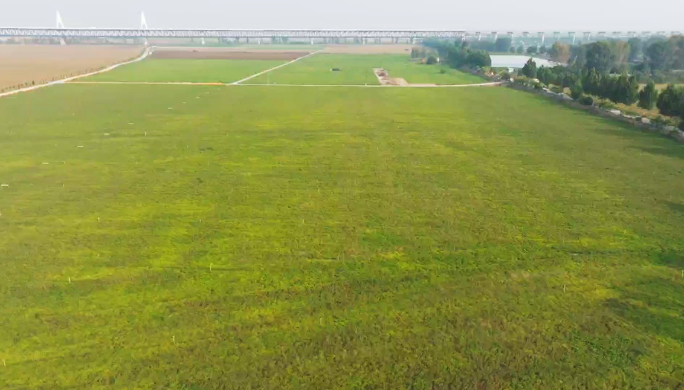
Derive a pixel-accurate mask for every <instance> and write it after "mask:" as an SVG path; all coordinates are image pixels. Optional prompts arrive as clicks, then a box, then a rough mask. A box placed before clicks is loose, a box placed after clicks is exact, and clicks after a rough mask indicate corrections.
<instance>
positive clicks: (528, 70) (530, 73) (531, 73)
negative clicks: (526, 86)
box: [522, 58, 537, 79]
mask: <svg viewBox="0 0 684 390" xmlns="http://www.w3.org/2000/svg"><path fill="white" fill-rule="evenodd" d="M522 73H523V74H524V75H525V76H527V77H529V78H531V79H533V78H536V77H537V63H536V62H534V60H533V59H532V58H530V59H529V60H527V63H525V66H523V68H522Z"/></svg>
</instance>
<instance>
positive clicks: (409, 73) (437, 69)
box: [385, 59, 486, 85]
mask: <svg viewBox="0 0 684 390" xmlns="http://www.w3.org/2000/svg"><path fill="white" fill-rule="evenodd" d="M385 69H386V70H387V71H388V72H389V74H390V75H391V76H392V77H401V78H403V79H405V80H406V81H408V82H409V83H410V84H439V85H459V84H478V83H484V82H486V81H485V80H484V79H482V78H481V77H478V76H474V75H472V74H468V73H464V72H461V71H458V70H456V69H452V68H449V67H448V66H446V65H442V66H439V65H424V64H420V63H417V62H410V61H408V60H406V59H402V60H400V61H394V62H392V63H391V64H388V65H387V66H386V67H385ZM442 72H444V73H442Z"/></svg>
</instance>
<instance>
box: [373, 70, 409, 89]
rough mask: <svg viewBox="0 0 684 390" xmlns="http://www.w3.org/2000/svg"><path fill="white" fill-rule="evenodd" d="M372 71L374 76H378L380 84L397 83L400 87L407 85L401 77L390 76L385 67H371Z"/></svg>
mask: <svg viewBox="0 0 684 390" xmlns="http://www.w3.org/2000/svg"><path fill="white" fill-rule="evenodd" d="M373 73H375V77H377V78H378V81H380V84H381V85H398V86H401V87H405V86H407V85H409V83H408V82H407V81H406V80H404V79H402V78H392V77H391V76H390V75H389V73H388V72H387V71H386V70H385V69H382V68H375V69H373Z"/></svg>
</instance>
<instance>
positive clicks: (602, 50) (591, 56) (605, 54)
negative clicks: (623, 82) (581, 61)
mask: <svg viewBox="0 0 684 390" xmlns="http://www.w3.org/2000/svg"><path fill="white" fill-rule="evenodd" d="M585 57H586V58H585V65H584V66H585V67H586V68H587V69H592V68H593V69H596V71H597V72H599V73H607V72H608V71H609V70H610V68H611V67H612V65H613V60H612V58H611V52H610V46H608V44H607V43H606V42H594V43H590V44H589V45H587V48H586V54H585Z"/></svg>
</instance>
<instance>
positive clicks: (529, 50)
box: [527, 46, 537, 54]
mask: <svg viewBox="0 0 684 390" xmlns="http://www.w3.org/2000/svg"><path fill="white" fill-rule="evenodd" d="M527 54H537V46H530V47H528V48H527Z"/></svg>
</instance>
